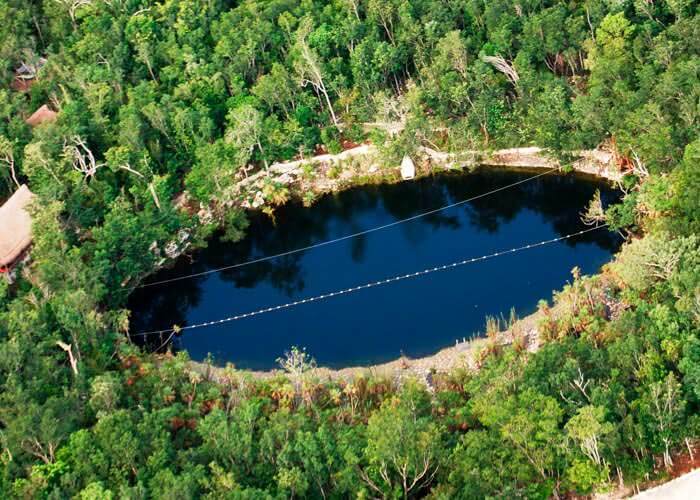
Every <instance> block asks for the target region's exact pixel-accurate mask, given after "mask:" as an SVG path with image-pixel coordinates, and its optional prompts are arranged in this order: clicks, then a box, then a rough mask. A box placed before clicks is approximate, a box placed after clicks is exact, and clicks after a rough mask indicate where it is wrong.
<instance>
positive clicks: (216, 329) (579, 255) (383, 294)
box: [129, 168, 620, 369]
mask: <svg viewBox="0 0 700 500" xmlns="http://www.w3.org/2000/svg"><path fill="white" fill-rule="evenodd" d="M532 175H533V173H532V172H523V171H517V172H513V171H509V170H494V169H492V168H489V169H477V170H476V171H474V172H471V173H468V174H466V173H460V174H441V175H437V176H433V177H427V178H422V179H419V180H415V181H410V182H402V183H398V184H390V185H378V186H364V187H358V188H353V189H349V190H347V191H344V192H341V193H338V194H334V195H328V196H324V197H322V198H321V199H319V200H318V201H317V202H316V203H315V204H314V205H313V206H312V207H310V208H305V207H303V206H302V205H301V204H299V203H290V204H288V205H286V206H284V207H282V208H279V209H278V210H277V211H276V212H275V220H274V222H273V221H272V220H271V219H270V218H269V217H267V216H265V215H263V214H258V215H253V216H252V220H251V225H250V227H249V229H248V236H247V237H246V238H245V239H244V240H243V241H240V242H238V243H225V242H222V241H220V240H219V239H217V238H214V239H213V240H212V241H211V242H210V243H209V246H208V247H207V248H206V249H203V250H201V251H199V252H197V253H195V254H194V255H193V256H191V258H183V259H181V260H180V261H178V262H176V263H175V265H174V266H173V267H171V268H169V269H166V270H163V271H161V272H159V273H158V274H156V275H154V276H153V277H152V279H151V280H152V281H158V280H163V279H168V278H172V277H176V276H181V275H185V274H191V273H198V272H202V271H207V270H210V269H214V268H219V267H223V266H227V265H231V264H235V263H239V262H245V261H249V260H252V259H256V258H258V257H261V256H267V255H273V254H278V253H282V252H285V251H287V250H291V249H296V248H300V247H306V246H308V245H312V244H314V243H318V242H322V241H325V240H329V239H333V238H337V237H341V236H345V235H347V234H351V233H356V232H358V231H362V230H364V229H368V228H371V227H374V226H379V225H383V224H387V223H390V222H392V221H395V220H398V219H403V218H406V217H410V216H412V215H415V214H418V213H421V212H425V211H428V210H431V209H434V208H437V207H440V206H444V205H447V204H450V203H454V202H457V201H461V200H464V199H466V198H470V197H473V196H475V195H479V194H482V193H485V192H488V191H490V190H492V189H495V188H498V187H501V186H505V185H508V184H511V183H513V182H516V181H518V180H522V179H525V178H527V177H530V176H532ZM596 189H600V190H601V193H602V199H603V201H604V203H610V202H611V201H614V199H615V198H616V196H617V194H616V193H615V192H614V191H613V190H612V189H611V188H610V187H609V186H608V185H607V184H605V183H602V182H599V181H595V180H592V179H590V178H584V177H581V176H578V175H554V174H552V175H546V176H543V177H540V178H538V179H536V180H533V181H530V182H526V183H523V184H521V185H518V186H516V187H513V188H509V189H507V190H504V191H501V192H499V193H496V194H494V195H491V196H487V197H484V198H481V199H479V200H476V201H474V202H471V203H468V204H464V205H461V206H459V207H455V208H452V209H448V210H445V211H442V212H439V213H435V214H433V215H430V216H426V217H422V218H419V219H416V220H413V221H411V222H407V223H404V224H400V225H397V226H393V227H391V228H388V229H384V230H381V231H377V232H374V233H371V234H367V235H364V236H361V237H357V238H352V239H348V240H344V241H341V242H338V243H334V244H331V245H327V246H323V247H320V248H316V249H313V250H309V251H306V252H301V253H296V254H293V255H287V256H285V257H280V258H277V259H274V260H271V261H265V262H260V263H257V264H252V265H249V266H244V267H239V268H236V269H230V270H227V271H224V272H220V273H213V274H208V275H205V276H200V277H196V278H191V279H186V280H182V281H176V282H173V283H169V284H165V285H158V286H154V287H148V288H144V289H140V290H138V291H137V292H135V293H134V294H133V295H132V296H131V298H130V301H129V308H130V309H131V310H132V324H131V331H132V332H140V331H146V330H157V329H163V328H168V327H170V326H171V325H174V324H177V325H179V326H185V325H188V324H194V323H200V322H205V321H211V320H218V319H221V318H225V317H228V316H232V315H235V314H238V313H245V312H250V311H254V310H258V309H261V308H264V307H267V306H274V305H278V304H283V303H287V302H290V301H293V300H297V299H300V298H305V297H310V296H314V295H318V294H323V293H328V292H332V291H335V290H337V289H342V288H347V287H352V286H357V285H361V284H364V283H366V282H370V281H376V280H379V279H382V278H388V277H391V276H394V275H397V274H404V273H408V272H413V271H419V270H421V269H424V268H427V267H431V266H436V265H440V264H447V263H451V262H453V261H456V260H461V259H465V258H469V257H478V256H481V255H484V254H489V253H493V252H497V251H500V250H506V249H510V248H513V247H518V246H522V245H526V244H528V243H534V242H538V241H542V240H545V239H551V238H556V237H558V236H562V235H565V234H570V233H573V232H575V231H578V230H581V229H584V228H586V226H584V225H583V223H582V222H581V220H580V214H581V212H582V211H583V210H584V209H585V207H586V205H587V204H588V201H589V200H590V199H591V198H592V196H593V195H594V193H595V191H596ZM619 244H620V240H619V238H618V237H617V236H616V235H614V234H611V233H609V232H608V231H607V230H605V229H601V230H597V231H593V232H591V233H587V234H585V235H582V236H579V237H575V238H572V239H569V240H565V241H561V242H557V243H553V244H550V245H546V246H542V247H539V248H534V249H529V250H524V251H522V252H517V253H514V254H508V255H503V256H500V257H497V258H494V259H491V260H485V261H482V262H476V263H472V264H468V265H465V266H462V267H458V268H455V269H451V270H448V271H442V272H437V273H433V274H430V275H428V276H424V277H418V278H415V279H410V280H405V281H401V282H397V283H392V284H388V285H385V286H380V287H376V288H371V289H367V290H361V291H358V292H356V293H351V294H347V295H341V296H338V297H332V298H330V299H327V300H322V301H318V302H313V303H308V304H302V305H299V306H296V307H291V308H288V309H282V310H278V311H274V312H270V313H266V314H262V315H260V316H256V317H252V318H246V319H242V320H237V321H233V322H230V323H225V324H222V325H218V326H212V327H208V328H200V329H196V330H190V331H186V332H183V333H182V334H181V335H179V336H178V337H177V338H176V339H175V340H174V342H175V348H176V349H186V350H187V351H188V352H189V354H190V356H191V357H192V359H195V360H202V359H204V358H206V357H207V356H211V357H212V358H213V360H214V362H215V363H217V364H224V363H226V362H232V363H234V364H235V365H236V366H237V367H239V368H250V369H269V368H273V367H275V366H276V359H277V358H278V357H280V356H281V355H283V354H284V352H285V351H287V350H288V349H289V348H290V347H291V346H295V345H296V346H299V347H305V348H306V350H307V352H309V353H310V354H311V355H312V356H313V357H315V358H316V360H317V362H318V364H319V365H324V366H329V367H336V368H337V367H344V366H352V365H366V364H374V363H381V362H384V361H389V360H392V359H396V358H397V357H398V356H400V355H401V354H402V353H403V354H405V355H407V356H410V357H419V356H425V355H429V354H432V353H434V352H436V351H438V350H439V349H441V348H443V347H447V346H450V345H454V343H455V339H461V338H463V337H471V336H473V335H475V334H479V332H482V331H483V329H484V322H485V318H486V316H487V315H490V316H497V315H501V314H504V315H507V314H508V312H509V311H510V309H511V307H512V308H514V309H515V311H516V312H517V314H518V315H519V316H524V315H527V314H529V313H531V312H533V311H534V310H535V309H536V305H537V302H538V300H539V299H543V298H546V299H549V298H551V295H552V291H553V290H557V289H560V288H561V287H562V286H563V285H564V284H565V283H566V281H567V280H569V279H570V278H571V269H572V268H573V267H574V266H578V267H579V268H581V270H582V271H583V272H584V273H587V274H589V273H595V272H596V271H597V270H598V269H599V268H600V266H601V265H602V264H604V263H605V262H607V261H609V260H610V258H611V255H612V254H613V253H614V252H615V250H616V249H617V248H618V246H619ZM159 343H160V339H151V344H154V345H159Z"/></svg>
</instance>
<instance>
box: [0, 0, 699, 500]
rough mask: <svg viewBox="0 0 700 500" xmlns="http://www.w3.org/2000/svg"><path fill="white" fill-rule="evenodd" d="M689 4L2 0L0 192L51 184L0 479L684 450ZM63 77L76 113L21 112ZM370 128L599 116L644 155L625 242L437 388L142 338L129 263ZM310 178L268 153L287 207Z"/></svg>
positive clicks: (406, 470) (4, 349) (324, 483)
mask: <svg viewBox="0 0 700 500" xmlns="http://www.w3.org/2000/svg"><path fill="white" fill-rule="evenodd" d="M699 19H700V17H699V16H698V3H697V1H695V0H668V1H667V2H646V1H633V2H627V3H620V2H602V1H593V2H585V3H581V2H569V3H565V2H553V3H552V2H549V3H539V4H535V3H532V4H523V3H514V2H510V1H506V0H504V1H496V2H477V1H475V0H468V1H465V2H437V1H434V0H416V1H411V2H407V1H403V0H391V1H379V0H376V1H375V0H371V1H368V2H358V1H353V0H349V1H343V2H341V1H320V0H314V1H305V2H299V1H297V0H272V1H260V0H242V1H239V2H231V1H222V0H212V1H205V0H166V1H158V2H157V1H154V0H139V1H122V2H101V1H92V2H70V1H60V2H56V1H53V0H45V1H43V2H26V1H20V0H0V81H2V83H3V85H2V88H3V90H0V199H4V198H5V197H6V196H7V195H9V194H10V192H11V191H12V190H14V186H15V177H16V179H17V181H18V182H20V183H22V182H26V183H28V184H29V185H30V187H31V189H32V190H33V191H34V192H35V193H36V194H37V195H38V202H37V203H36V206H35V208H34V213H33V228H34V245H33V248H32V252H31V257H32V260H31V262H30V263H29V264H28V265H27V266H26V267H25V268H24V269H23V271H22V273H21V274H20V276H19V280H18V282H17V283H16V284H14V285H12V286H9V285H8V284H7V283H5V281H4V280H0V495H1V496H3V498H4V497H22V498H29V497H31V498H35V497H36V498H59V497H60V498H63V497H77V498H122V497H123V498H146V497H153V498H193V497H204V498H222V497H226V498H256V499H257V498H280V497H312V498H319V497H321V498H326V497H330V498H345V497H355V498H367V497H370V496H380V497H385V498H399V497H403V498H407V497H411V498H414V497H422V496H426V495H431V494H432V495H434V496H435V497H440V498H483V497H503V498H511V497H526V498H545V497H548V496H552V495H555V494H556V495H559V496H562V495H567V494H579V495H587V494H590V493H593V492H595V491H597V490H598V489H601V488H606V487H609V486H610V485H611V484H615V483H616V482H617V480H618V479H619V477H618V476H617V475H618V474H621V477H622V478H624V479H625V481H627V482H628V483H630V484H635V483H639V482H641V481H643V480H645V478H648V477H649V475H650V474H652V473H654V472H659V469H658V467H657V468H655V465H656V464H658V463H661V464H662V465H664V466H667V467H668V466H670V464H671V462H672V461H673V460H674V459H675V455H676V454H677V453H681V452H682V450H683V449H684V446H685V443H684V440H685V439H686V438H688V439H690V440H693V439H697V438H698V429H699V428H700V424H699V423H698V419H697V414H698V411H699V410H700V406H699V405H700V369H699V368H698V366H700V344H699V342H698V338H697V331H698V322H699V321H700V250H699V249H698V247H699V242H698V236H697V234H698V232H700V168H698V165H699V164H700V142H699V141H700V139H698V134H699V133H700V111H699V110H698V106H697V102H698V96H700V84H699V83H698V74H699V72H700V44H699V43H698V40H700V37H699V36H698V23H699V22H700V21H699ZM487 56H497V57H499V58H502V60H503V62H504V63H505V66H499V65H494V64H492V63H491V62H489V61H493V59H489V58H488V57H487ZM40 57H45V58H46V59H47V62H46V64H45V65H43V66H42V67H41V68H40V66H41V64H40ZM22 63H25V64H26V65H27V66H28V67H31V68H33V69H35V70H37V78H36V79H34V81H33V83H32V84H31V88H29V89H28V91H26V92H20V91H17V90H15V89H13V88H12V87H11V86H10V83H11V82H12V81H13V79H14V78H15V74H14V71H15V70H16V69H17V68H18V67H19V66H20V65H21V64H22ZM513 72H514V73H515V74H517V77H516V76H514V75H513ZM15 86H16V85H15ZM46 103H48V104H49V105H50V106H51V107H52V108H53V109H55V110H56V111H58V112H59V114H58V119H57V120H56V121H55V122H54V123H47V124H44V125H41V126H38V127H30V126H29V125H27V124H26V123H25V118H26V117H28V116H29V115H31V113H33V112H34V111H35V110H36V109H37V108H38V107H39V106H41V105H43V104H46ZM368 123H370V124H373V125H372V126H370V127H369V128H371V129H372V131H371V132H367V131H366V129H367V128H368V127H367V126H366V124H368ZM397 123H398V124H399V126H398V127H395V129H394V130H392V127H391V126H390V127H385V126H383V125H387V124H388V125H396V124H397ZM385 129H389V130H385ZM390 130H392V131H390ZM394 132H396V133H394ZM368 139H369V140H371V141H372V142H373V143H375V144H376V145H377V146H379V148H380V151H381V152H382V157H383V158H382V159H383V161H384V163H386V164H387V165H389V164H391V165H395V164H396V163H398V162H399V161H400V160H401V158H402V157H403V156H404V155H406V154H409V155H414V154H416V153H417V152H418V148H419V147H420V146H429V147H432V148H438V149H441V150H443V151H451V152H458V151H463V150H467V149H469V150H484V149H489V148H493V147H499V146H505V147H513V146H519V145H526V144H537V145H539V146H542V147H545V148H548V149H549V150H551V151H553V152H555V153H556V154H558V155H559V156H560V157H561V158H564V157H565V155H566V153H567V152H570V151H572V150H576V149H581V148H589V147H595V146H598V145H600V144H601V143H607V144H608V145H610V146H611V147H613V148H615V152H616V153H617V155H616V157H618V158H620V160H621V163H622V164H624V165H632V164H634V165H635V172H634V175H626V176H625V177H624V178H623V180H622V183H621V188H622V189H623V190H624V191H625V193H626V195H625V197H624V199H623V201H622V203H620V204H617V205H614V206H612V207H610V208H609V209H608V210H607V211H606V213H605V218H606V221H607V222H608V224H609V225H610V226H611V228H612V229H614V230H617V231H619V232H620V233H622V234H624V235H625V236H627V237H628V238H629V241H628V242H627V243H626V244H625V246H624V247H623V250H622V251H621V253H620V255H619V256H618V257H617V258H616V259H615V261H614V262H613V263H612V264H610V265H609V266H608V268H607V270H606V271H605V273H604V277H603V278H604V279H600V280H591V279H585V278H577V279H576V280H575V282H574V283H573V284H572V285H571V286H569V287H567V288H566V289H565V290H564V291H563V292H562V293H561V294H559V295H558V296H557V304H556V306H555V309H557V310H558V311H562V310H563V311H564V312H563V313H561V316H559V317H557V318H555V317H554V313H553V312H552V310H551V309H549V308H546V309H545V310H544V312H545V314H547V318H546V320H545V321H544V322H543V326H542V336H541V337H542V339H543V340H547V341H549V342H548V343H546V344H545V345H542V346H541V348H540V350H539V351H538V352H536V353H526V352H524V351H523V350H522V349H507V348H503V349H501V348H499V349H493V350H492V351H493V352H492V353H491V354H490V355H488V356H486V355H485V356H484V358H483V359H481V360H480V362H482V366H481V368H480V370H479V371H475V372H469V373H467V374H464V373H453V374H449V375H445V377H446V379H447V380H448V382H446V383H445V384H438V385H436V386H435V387H434V392H433V393H429V392H427V391H426V390H425V389H423V388H422V387H421V386H419V385H417V383H414V382H411V381H408V382H407V381H404V383H403V384H402V385H400V386H399V385H397V384H393V383H391V382H389V381H386V380H384V379H382V378H378V377H368V378H362V377H359V378H356V379H354V380H352V381H343V382H328V381H320V380H316V379H315V378H314V375H313V370H310V369H306V368H310V367H306V368H304V369H297V368H298V366H297V365H295V364H294V363H291V364H287V365H286V368H287V371H288V373H287V376H286V377H278V378H274V379H264V380H252V379H250V378H248V377H246V376H244V375H242V374H240V373H238V372H235V371H233V370H228V371H227V372H225V374H224V376H222V377H220V378H219V380H218V381H216V382H215V381H212V380H207V379H204V378H203V377H202V376H200V375H199V374H198V373H194V372H192V371H191V370H190V367H189V365H188V360H187V358H186V356H184V355H179V356H176V357H171V356H164V357H156V356H155V355H151V354H147V353H144V352H140V351H139V350H138V349H136V348H135V347H134V346H132V345H130V344H129V343H128V340H127V338H126V336H125V335H124V333H125V332H126V331H128V311H125V310H123V309H121V307H122V306H123V304H124V303H125V300H126V297H127V291H128V289H129V288H130V287H132V286H135V285H137V284H138V283H139V282H140V281H141V280H142V279H143V278H144V277H145V276H147V275H148V274H149V273H151V272H152V271H153V270H154V269H155V268H156V267H157V266H159V265H162V264H163V263H164V262H165V261H166V260H167V258H168V257H167V255H166V249H170V250H172V251H174V252H175V253H178V252H181V251H183V250H184V249H185V247H187V245H190V244H191V243H192V242H201V241H203V240H204V238H205V237H206V236H207V235H209V234H211V232H212V231H214V230H215V229H216V228H222V229H223V230H224V232H225V233H224V237H225V238H227V239H230V240H232V241H237V240H239V239H241V238H242V237H243V235H244V234H245V231H246V229H247V224H248V223H247V219H246V217H245V214H244V213H243V212H242V211H241V208H240V204H241V201H242V199H244V198H245V195H246V194H247V193H245V191H244V190H243V189H242V188H241V186H242V185H243V184H244V183H245V179H246V177H249V176H250V175H254V174H255V173H256V172H260V171H262V170H264V169H265V168H267V167H268V166H269V165H270V164H272V163H273V162H276V161H280V160H286V159H291V158H294V157H299V156H302V157H308V156H309V155H310V154H312V153H313V152H314V151H317V148H318V147H319V146H321V145H323V146H325V147H326V148H327V149H328V150H329V151H330V152H337V151H340V150H341V149H342V144H343V141H344V140H351V141H354V142H357V143H359V142H363V141H365V140H368ZM337 168H339V167H334V169H336V170H332V171H331V173H330V174H329V176H333V175H335V174H339V173H340V171H339V170H337ZM647 173H648V174H649V175H648V176H647ZM261 175H262V176H263V177H264V172H263V173H262V174H261ZM310 176H311V172H306V174H305V177H306V178H309V177H310ZM184 190H186V191H187V192H188V194H189V195H190V196H189V197H187V196H182V197H181V196H179V195H181V194H182V192H183V191H184ZM292 194H293V193H292V192H291V191H290V189H289V188H288V187H287V186H286V185H282V184H281V183H276V182H274V181H273V180H270V179H267V180H265V181H263V185H262V195H263V197H264V202H265V206H266V207H267V208H266V210H268V211H271V210H272V207H274V206H275V205H278V204H281V203H285V202H286V201H287V200H288V199H289V197H290V196H291V195H292ZM553 195H554V196H555V195H556V193H554V194H553ZM302 196H303V197H304V199H305V201H307V202H310V201H311V200H312V199H313V193H303V194H302ZM176 197H177V199H178V200H180V201H182V200H184V202H182V204H180V202H178V203H177V205H178V207H177V208H176V207H175V205H176V203H175V199H176ZM62 346H67V347H68V348H69V349H70V351H66V350H64V347H62ZM69 352H70V354H71V355H72V356H73V361H74V363H75V369H74V368H73V367H72V365H71V361H70V357H69ZM298 353H299V351H297V355H298ZM288 361H289V360H288ZM295 366H296V368H295Z"/></svg>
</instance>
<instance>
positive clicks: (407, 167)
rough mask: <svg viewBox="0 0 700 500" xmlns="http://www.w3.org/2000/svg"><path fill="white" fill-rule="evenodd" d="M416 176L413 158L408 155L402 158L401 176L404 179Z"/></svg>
mask: <svg viewBox="0 0 700 500" xmlns="http://www.w3.org/2000/svg"><path fill="white" fill-rule="evenodd" d="M415 176H416V166H415V164H414V163H413V160H411V158H410V157H409V156H408V155H406V156H404V157H403V160H401V177H402V178H403V179H413V178H414V177H415Z"/></svg>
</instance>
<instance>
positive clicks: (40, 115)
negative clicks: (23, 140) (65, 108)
mask: <svg viewBox="0 0 700 500" xmlns="http://www.w3.org/2000/svg"><path fill="white" fill-rule="evenodd" d="M56 116H58V113H56V112H55V111H54V110H52V109H51V108H49V107H48V106H47V105H46V104H44V105H43V106H41V107H40V108H39V109H37V110H36V111H34V113H33V114H32V116H30V117H29V118H27V119H26V120H25V121H26V122H27V124H29V125H31V126H32V127H37V126H39V125H41V124H42V123H50V122H53V121H55V120H56Z"/></svg>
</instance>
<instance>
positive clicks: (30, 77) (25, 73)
mask: <svg viewBox="0 0 700 500" xmlns="http://www.w3.org/2000/svg"><path fill="white" fill-rule="evenodd" d="M31 59H34V58H33V57H31ZM46 62H47V61H46V59H45V58H43V57H40V58H38V59H35V60H34V62H28V63H27V62H23V63H22V64H21V65H20V66H19V68H17V69H16V70H15V77H14V79H13V80H12V83H11V84H10V87H11V88H12V89H13V90H16V91H17V92H27V91H29V89H30V88H31V87H32V84H33V83H34V82H35V81H36V79H37V77H38V74H39V70H41V68H43V67H44V65H46Z"/></svg>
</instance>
